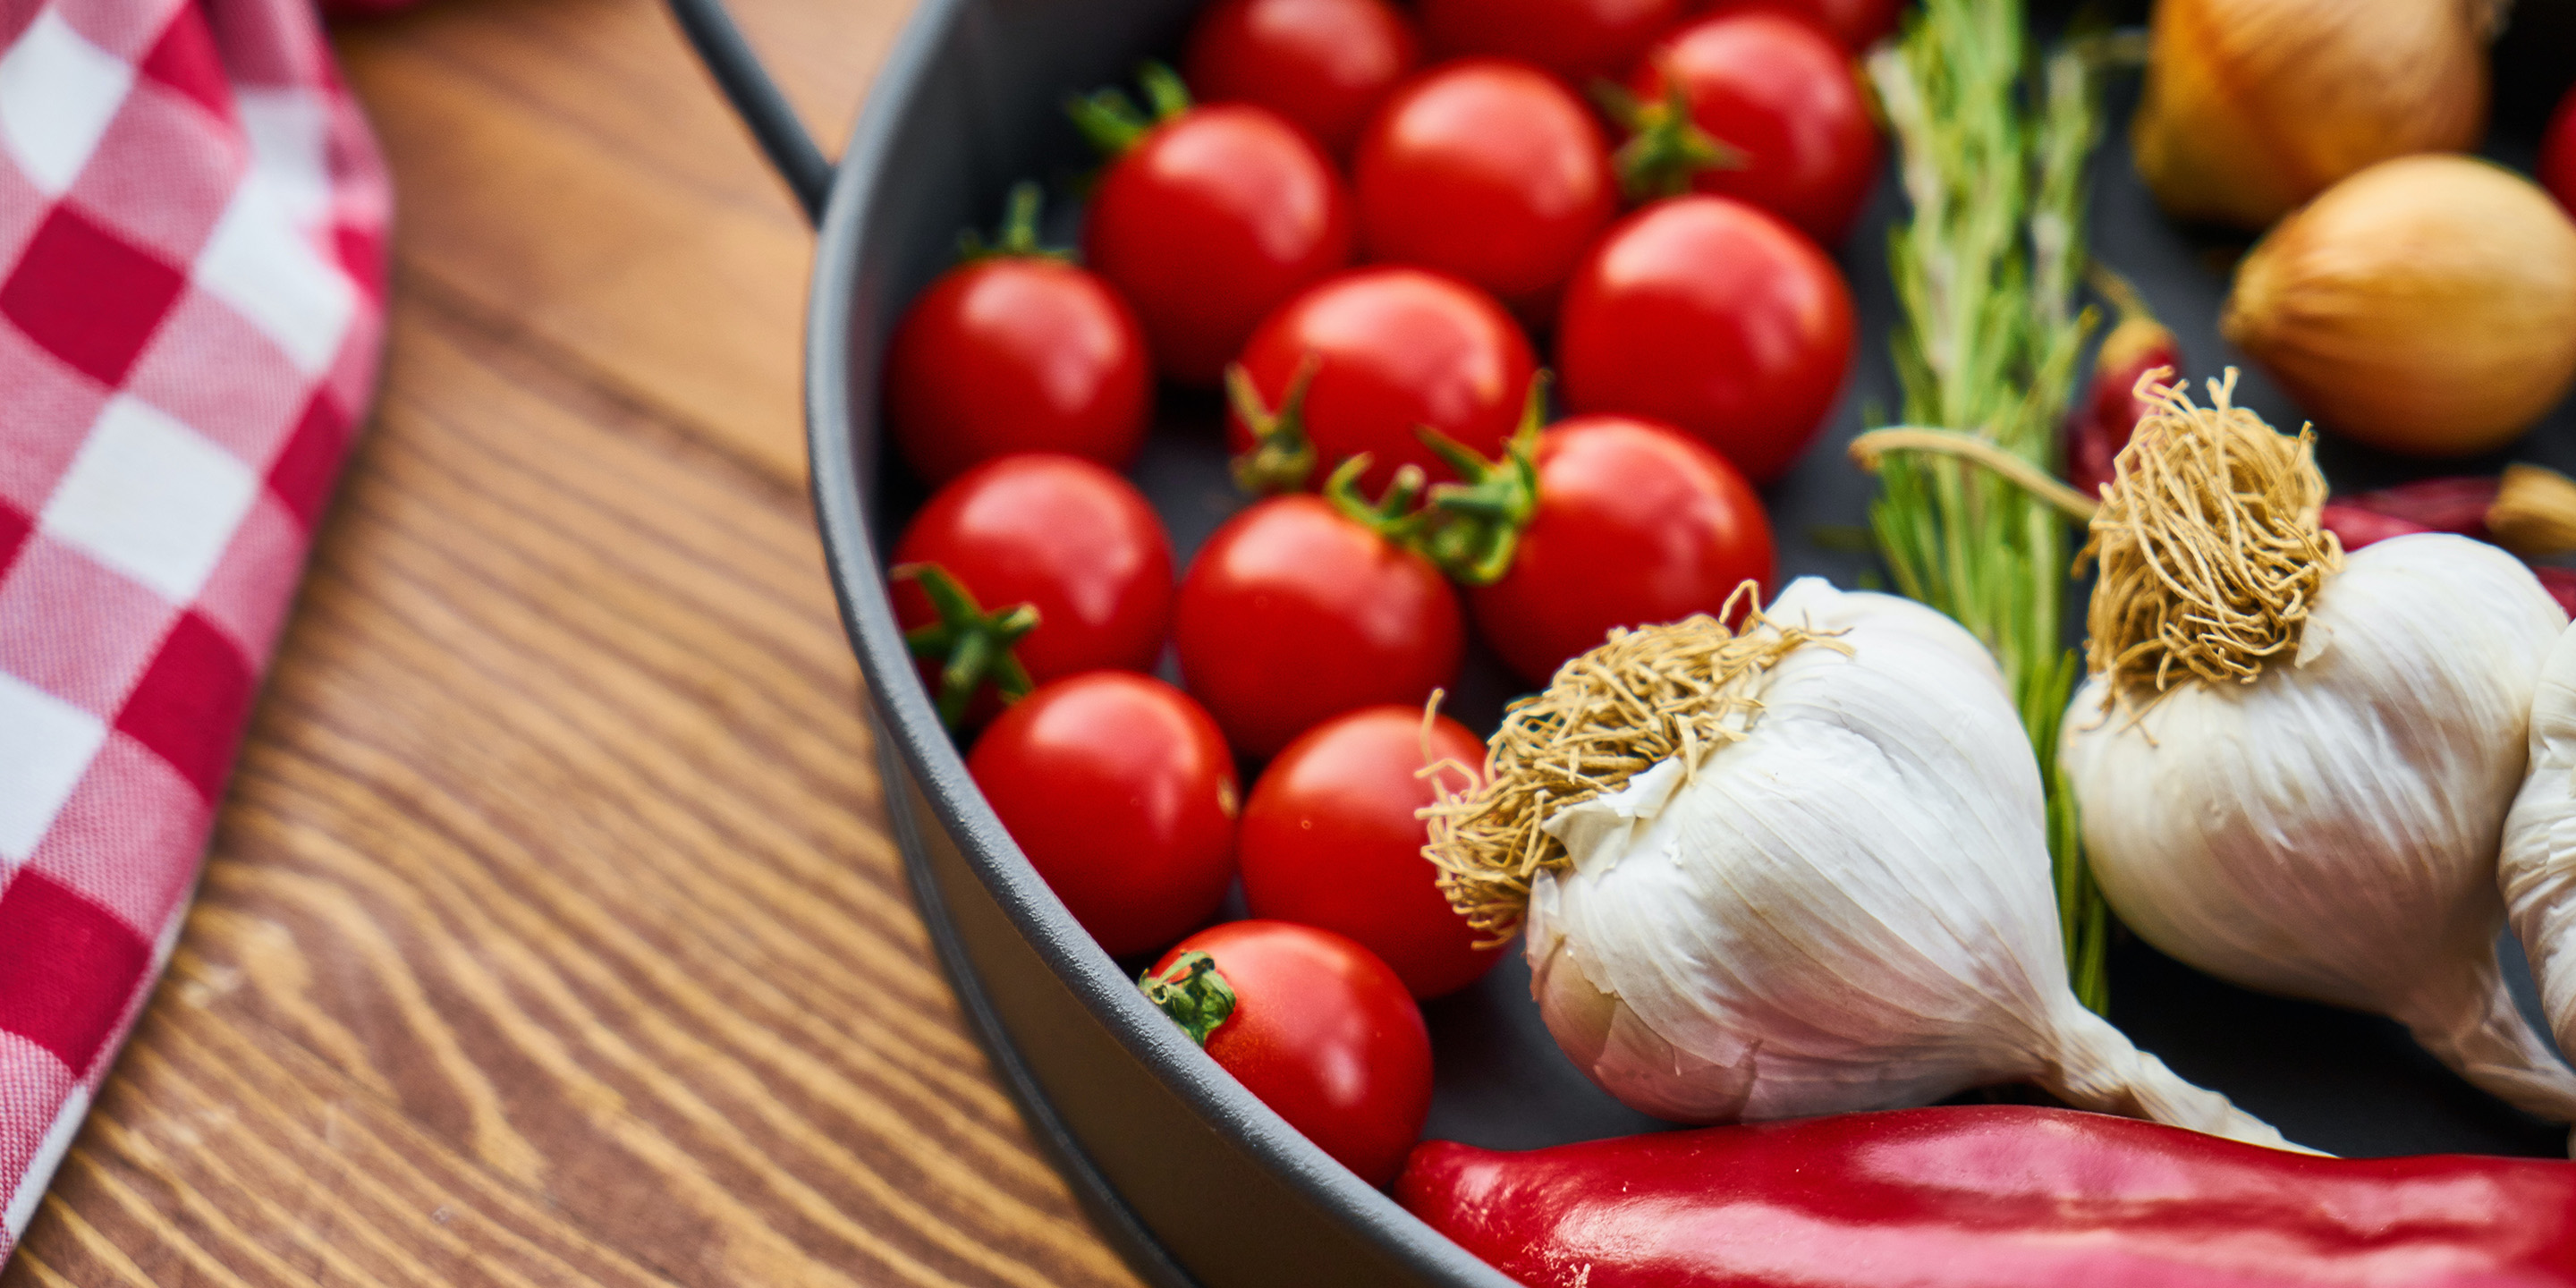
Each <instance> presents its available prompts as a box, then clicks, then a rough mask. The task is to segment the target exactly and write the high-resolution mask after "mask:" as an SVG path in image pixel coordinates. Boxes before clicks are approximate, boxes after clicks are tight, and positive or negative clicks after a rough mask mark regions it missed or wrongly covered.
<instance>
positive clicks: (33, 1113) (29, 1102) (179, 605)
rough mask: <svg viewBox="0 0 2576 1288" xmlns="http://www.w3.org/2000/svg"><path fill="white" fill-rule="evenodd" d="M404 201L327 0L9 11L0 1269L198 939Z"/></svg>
mask: <svg viewBox="0 0 2576 1288" xmlns="http://www.w3.org/2000/svg"><path fill="white" fill-rule="evenodd" d="M390 201H391V193H390V190H389V188H388V185H387V183H386V180H385V176H384V172H383V167H382V163H381V161H380V160H379V158H378V156H377V153H376V150H375V143H374V140H373V139H372V138H371V137H370V136H369V134H368V132H367V128H366V125H365V122H364V121H363V120H362V119H361V118H360V117H359V115H358V112H357V109H356V107H355V106H354V105H353V104H352V103H351V101H350V100H349V98H348V96H347V95H346V93H345V92H344V91H343V90H342V88H341V86H340V84H339V81H338V78H337V76H336V74H335V72H334V70H333V67H332V63H331V51H330V47H329V46H328V45H327V44H326V43H325V42H324V41H323V39H322V35H321V33H320V30H319V28H318V25H317V21H316V19H315V17H314V14H313V11H312V8H311V0H0V1259H5V1258H6V1257H7V1255H8V1253H9V1251H10V1249H11V1248H13V1247H14V1246H15V1245H16V1242H17V1239H18V1236H19V1235H20V1233H21V1232H23V1231H24V1230H25V1228H26V1225H27V1221H28V1218H29V1217H31V1216H33V1215H34V1213H35V1210H36V1206H37V1202H38V1200H40V1199H41V1198H42V1197H43V1195H44V1190H45V1186H46V1184H47V1183H48V1182H49V1181H50V1180H51V1179H52V1177H53V1173H54V1169H55V1167H56V1165H57V1164H58V1163H60V1162H61V1160H62V1157H63V1154H64V1152H65V1151H66V1150H67V1149H68V1148H69V1146H70V1144H71V1139H72V1136H73V1134H74V1133H75V1132H76V1131H77V1130H78V1128H79V1126H80V1121H81V1115H82V1113H83V1111H84V1110H85V1109H86V1108H87V1107H88V1105H89V1102H90V1097H91V1095H92V1094H93V1093H94V1092H95V1090H96V1089H97V1087H98V1084H99V1082H100V1080H101V1079H102V1078H104V1077H105V1075H106V1070H107V1067H108V1065H109V1063H110V1062H111V1060H112V1059H113V1058H114V1056H115V1053H116V1048H117V1045H118V1044H119V1043H120V1042H121V1041H122V1040H123V1038H124V1034H125V1031H126V1028H127V1026H128V1025H130V1024H131V1023H132V1022H133V1018H134V1015H135V1013H136V1012H137V1011H138V1010H140V1009H141V1007H142V1003H143V999H144V997H145V995H146V994H147V993H148V992H149V991H150V986H151V983H152V980H153V979H154V977H155V976H156V975H157V974H158V973H159V970H160V967H161V963H162V961H163V959H164V958H166V957H167V956H168V954H169V951H170V946H171V942H172V940H173V939H174V938H175V937H176V935H177V933H178V928H179V923H180V919H181V914H182V913H184V912H185V911H186V908H187V902H188V896H189V892H190V890H191V889H192V888H193V886H194V884H195V879H196V871H197V864H198V858H199V856H200V854H201V853H202V851H203V849H204V847H205V840H206V831H207V827H208V825H209V823H210V821H211V819H212V816H213V810H214V805H215V802H216V800H217V799H218V797H219V796H220V795H221V793H222V790H223V785H224V780H225V777H226V776H227V774H228V773H229V772H230V770H231V765H232V760H233V754H234V751H235V748H236V746H237V745H238V743H239V741H240V737H241V731H242V725H243V721H244V718H245V717H246V716H247V715H248V712H249V708H250V704H251V698H252V695H253V693H254V691H255V689H256V688H257V686H258V682H259V674H260V672H261V670H262V669H264V667H265V665H266V662H267V659H268V656H269V652H270V647H271V645H272V643H273V642H274V641H275V639H276V636H277V631H278V627H279V623H280V619H281V618H282V617H283V616H284V615H285V612H286V607H287V603H288V601H289V600H290V598H291V597H292V596H293V593H294V588H295V582H296V579H297V576H298V574H299V572H300V571H301V568H302V565H303V559H304V552H305V548H306V545H307V543H308V542H309V541H310V539H311V535H312V530H313V524H314V520H315V518H316V516H317V515H318V514H319V513H320V511H321V510H322V507H323V504H324V501H325V499H326V497H327V496H328V494H329V492H330V490H331V486H332V481H333V479H334V478H335V476H336V475H337V473H338V470H339V465H340V460H341V458H342V456H343V455H344V454H345V452H346V450H347V448H348V445H349V439H350V436H351V434H352V433H353V431H354V430H355V428H356V426H357V423H358V419H359V417H360V415H361V413H362V412H363V410H364V408H365V406H366V404H367V398H368V394H369V391H370V389H371V387H372V385H373V383H374V380H375V373H376V363H377V356H378V350H379V348H380V344H381V338H382V332H383V325H382V322H383V305H382V294H383V290H384V253H383V246H384V236H385V229H386V218H387V213H388V206H389V203H390Z"/></svg>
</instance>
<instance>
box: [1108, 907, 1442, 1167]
mask: <svg viewBox="0 0 2576 1288" xmlns="http://www.w3.org/2000/svg"><path fill="white" fill-rule="evenodd" d="M1191 954H1204V959H1203V960H1204V962H1205V963H1206V964H1208V965H1209V966H1212V967H1213V973H1214V974H1215V975H1217V976H1220V977H1222V978H1223V980H1224V985H1223V987H1224V988H1225V989H1226V990H1227V991H1230V992H1231V994H1232V1005H1231V1008H1230V1009H1229V1008H1227V1007H1226V1006H1225V1005H1224V1004H1223V1003H1219V1004H1217V1005H1216V1006H1215V1007H1213V1008H1209V1007H1207V1006H1205V1004H1204V1003H1202V1002H1200V1001H1199V1000H1198V998H1197V997H1196V996H1193V995H1194V994H1201V993H1204V992H1207V991H1210V990H1209V985H1210V984H1211V983H1212V981H1209V980H1207V979H1205V978H1203V977H1201V976H1200V973H1199V970H1197V969H1194V968H1193V967H1194V965H1195V963H1194V962H1192V961H1185V960H1184V959H1185V958H1186V957H1188V956H1189V955H1191ZM1147 981H1148V982H1147V985H1146V992H1147V995H1148V996H1156V997H1157V1000H1158V1001H1159V1000H1161V997H1162V996H1168V995H1169V991H1170V990H1174V989H1177V990H1180V991H1181V992H1182V993H1183V996H1182V997H1181V998H1180V999H1178V1000H1177V1002H1164V1006H1165V1009H1167V1010H1173V1009H1176V1008H1177V1010H1178V1011H1179V1012H1181V1013H1183V1014H1190V1015H1202V1014H1209V1013H1210V1012H1211V1011H1213V1012H1217V1013H1222V1015H1223V1018H1222V1019H1221V1020H1219V1021H1218V1022H1217V1023H1216V1025H1215V1027H1214V1029H1213V1030H1211V1031H1209V1032H1208V1033H1207V1035H1206V1036H1205V1037H1204V1038H1202V1039H1201V1042H1202V1044H1203V1045H1205V1046H1206V1047H1207V1053H1208V1055H1209V1057H1210V1058H1212V1059H1214V1060H1215V1061H1216V1062H1217V1064H1218V1065H1219V1066H1220V1067H1222V1068H1223V1069H1224V1070H1225V1071H1226V1072H1228V1073H1231V1074H1233V1075H1234V1077H1235V1080H1236V1081H1238V1082H1240V1083H1242V1084H1243V1087H1244V1090H1246V1091H1249V1092H1251V1093H1252V1094H1253V1095H1254V1096H1255V1097H1257V1098H1259V1099H1260V1101H1261V1103H1263V1104H1265V1105H1268V1106H1270V1108H1271V1111H1272V1112H1274V1113H1276V1114H1278V1115H1279V1116H1280V1117H1281V1118H1284V1119H1286V1120H1287V1121H1288V1125H1289V1126H1291V1127H1294V1128H1296V1129H1297V1130H1298V1131H1299V1132H1301V1133H1303V1134H1304V1135H1305V1137H1306V1139H1308V1140H1311V1141H1313V1142H1315V1145H1316V1146H1317V1147H1318V1148H1320V1149H1322V1150H1323V1151H1324V1152H1325V1153H1326V1154H1329V1155H1331V1156H1332V1158H1333V1161H1335V1162H1338V1163H1340V1164H1341V1165H1342V1166H1344V1167H1347V1168H1349V1169H1351V1170H1352V1171H1354V1172H1356V1173H1358V1174H1359V1177H1360V1179H1361V1180H1364V1181H1367V1182H1368V1183H1369V1184H1371V1185H1384V1184H1386V1183H1387V1182H1388V1181H1390V1180H1393V1179H1394V1178H1395V1173H1396V1169H1397V1168H1399V1167H1401V1166H1402V1165H1403V1163H1404V1156H1405V1154H1406V1153H1407V1152H1408V1151H1410V1150H1411V1149H1412V1148H1413V1142H1414V1140H1415V1139H1416V1138H1417V1137H1419V1136H1421V1135H1422V1123H1423V1120H1424V1119H1426V1118H1428V1117H1430V1114H1431V1033H1430V1030H1428V1029H1427V1028H1425V1027H1424V1026H1423V1023H1422V1010H1421V1008H1420V1007H1418V1006H1415V1005H1414V1004H1413V999H1412V998H1411V997H1410V996H1408V995H1406V993H1405V991H1404V981H1402V980H1400V979H1398V978H1396V974H1395V972H1394V971H1392V970H1390V969H1388V968H1387V965H1386V963H1385V962H1382V961H1379V960H1378V959H1377V958H1375V957H1373V956H1371V955H1370V954H1369V950H1367V949H1366V948H1362V947H1361V946H1359V945H1358V944H1356V943H1353V942H1351V941H1350V940H1349V939H1346V938H1344V937H1343V936H1340V935H1337V934H1334V933H1333V932H1331V931H1329V930H1318V929H1316V928H1314V927H1313V926H1299V925H1292V924H1290V923H1288V922H1284V921H1234V922H1228V923H1226V924H1225V925H1222V926H1210V927H1209V928H1207V929H1205V930H1202V931H1200V932H1199V933H1197V934H1195V935H1192V936H1190V937H1189V938H1187V939H1184V940H1182V941H1181V942H1180V943H1178V944H1176V945H1174V946H1173V948H1172V951H1170V952H1168V953H1165V954H1164V955H1163V959H1162V960H1161V961H1159V962H1157V963H1155V966H1154V969H1153V970H1152V971H1151V972H1149V973H1148V975H1147ZM1158 981H1175V982H1173V983H1166V984H1165V985H1164V990H1163V992H1162V993H1161V995H1160V996H1158V990H1157V989H1156V987H1155V984H1156V982H1158ZM1175 1018H1180V1016H1179V1015H1176V1017H1175ZM1183 1023H1184V1027H1188V1025H1189V1021H1188V1020H1186V1019H1185V1020H1184V1021H1183ZM1192 1036H1194V1037H1195V1036H1198V1035H1197V1034H1195V1033H1193V1034H1192Z"/></svg>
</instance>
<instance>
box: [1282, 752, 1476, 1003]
mask: <svg viewBox="0 0 2576 1288" xmlns="http://www.w3.org/2000/svg"><path fill="white" fill-rule="evenodd" d="M1426 748H1427V754H1428V758H1427V759H1426ZM1443 761H1452V762H1455V763H1456V765H1457V766H1458V768H1457V769H1455V770H1450V771H1446V772H1443V773H1442V774H1441V775H1439V777H1438V778H1436V779H1435V778H1427V777H1424V776H1423V775H1422V773H1421V771H1422V769H1423V768H1424V767H1425V766H1426V765H1438V764H1440V763H1441V762H1443ZM1484 763H1485V744H1484V742H1483V741H1482V740H1480V739H1479V738H1477V737H1476V735H1474V734H1472V733H1469V732H1467V730H1466V729H1465V728H1464V727H1462V726H1461V725H1459V723H1458V722H1457V721H1455V720H1451V719H1449V718H1447V717H1445V716H1444V717H1441V718H1439V719H1436V720H1434V721H1432V724H1431V730H1430V733H1429V735H1428V736H1427V737H1426V736H1425V734H1424V732H1423V728H1422V710H1421V708H1419V707H1398V706H1380V707H1363V708H1361V709H1359V710H1357V711H1353V712H1350V713H1348V714H1346V715H1340V716H1335V717H1334V718H1332V719H1330V720H1327V721H1325V722H1324V723H1322V724H1319V725H1317V726H1315V727H1314V728H1312V729H1309V730H1307V731H1306V732H1305V733H1304V734H1303V735H1302V736H1300V737H1299V738H1298V739H1297V741H1295V742H1292V743H1290V744H1288V749H1287V750H1286V751H1283V752H1280V753H1279V757H1278V759H1276V760H1273V761H1271V762H1270V767H1269V768H1267V769H1265V770H1263V771H1261V780H1260V781H1259V782H1256V783H1254V784H1253V785H1252V797H1251V799H1250V800H1248V801H1246V802H1245V803H1244V807H1243V830H1242V832H1241V834H1240V836H1239V837H1238V839H1237V841H1236V856H1237V860H1238V862H1239V863H1240V865H1241V867H1242V869H1243V901H1244V906H1246V907H1247V908H1250V909H1251V910H1252V915H1253V916H1256V917H1268V918H1271V919H1273V920H1277V921H1293V922H1296V923H1298V924H1300V925H1306V926H1321V927H1323V928H1324V929H1326V930H1331V931H1336V932H1338V933H1341V934H1345V935H1348V936H1350V937H1351V938H1353V939H1355V940H1358V941H1359V942H1360V944H1361V945H1362V946H1363V947H1365V948H1367V949H1368V950H1369V951H1370V952H1373V953H1375V954H1377V955H1378V957H1379V958H1380V959H1381V960H1383V961H1385V962H1386V964H1387V965H1389V966H1391V967H1394V968H1395V973H1396V974H1397V975H1399V976H1401V977H1403V979H1404V986H1405V987H1406V988H1408V989H1411V990H1412V991H1413V995H1414V996H1415V997H1438V996H1440V995H1442V994H1444V993H1454V992H1456V991H1458V990H1459V989H1462V988H1465V987H1466V986H1468V985H1469V984H1472V983H1475V982H1476V980H1477V979H1478V978H1479V977H1481V976H1482V975H1483V974H1484V973H1485V971H1486V970H1487V969H1488V968H1490V967H1491V966H1492V965H1493V964H1494V961H1495V959H1496V958H1498V957H1500V956H1502V953H1503V947H1502V945H1499V944H1498V945H1496V946H1494V947H1491V948H1479V947H1477V946H1476V941H1477V940H1479V939H1482V938H1484V936H1483V935H1482V934H1480V933H1479V932H1478V931H1477V930H1476V929H1475V927H1473V926H1470V925H1468V924H1467V921H1466V919H1465V918H1463V917H1460V916H1459V915H1458V914H1457V913H1456V912H1453V911H1451V910H1450V907H1449V900H1448V899H1447V898H1446V897H1445V896H1443V895H1442V894H1441V893H1440V884H1439V876H1440V871H1439V869H1438V868H1435V867H1433V866H1432V865H1431V861H1430V860H1429V859H1426V858H1424V857H1422V846H1423V844H1424V842H1425V841H1427V840H1428V839H1429V837H1428V832H1427V829H1426V828H1425V826H1424V824H1423V821H1422V820H1421V819H1419V818H1416V817H1414V811H1415V810H1418V809H1421V808H1422V807H1423V806H1425V805H1429V804H1431V803H1432V802H1433V801H1435V800H1437V799H1439V794H1440V788H1441V787H1442V786H1444V785H1445V786H1446V787H1448V788H1450V789H1451V790H1453V791H1455V790H1464V789H1465V788H1468V787H1470V786H1473V785H1474V783H1475V777H1476V774H1477V773H1478V771H1479V768H1480V767H1481V766H1482V765H1483V764H1484Z"/></svg>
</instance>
